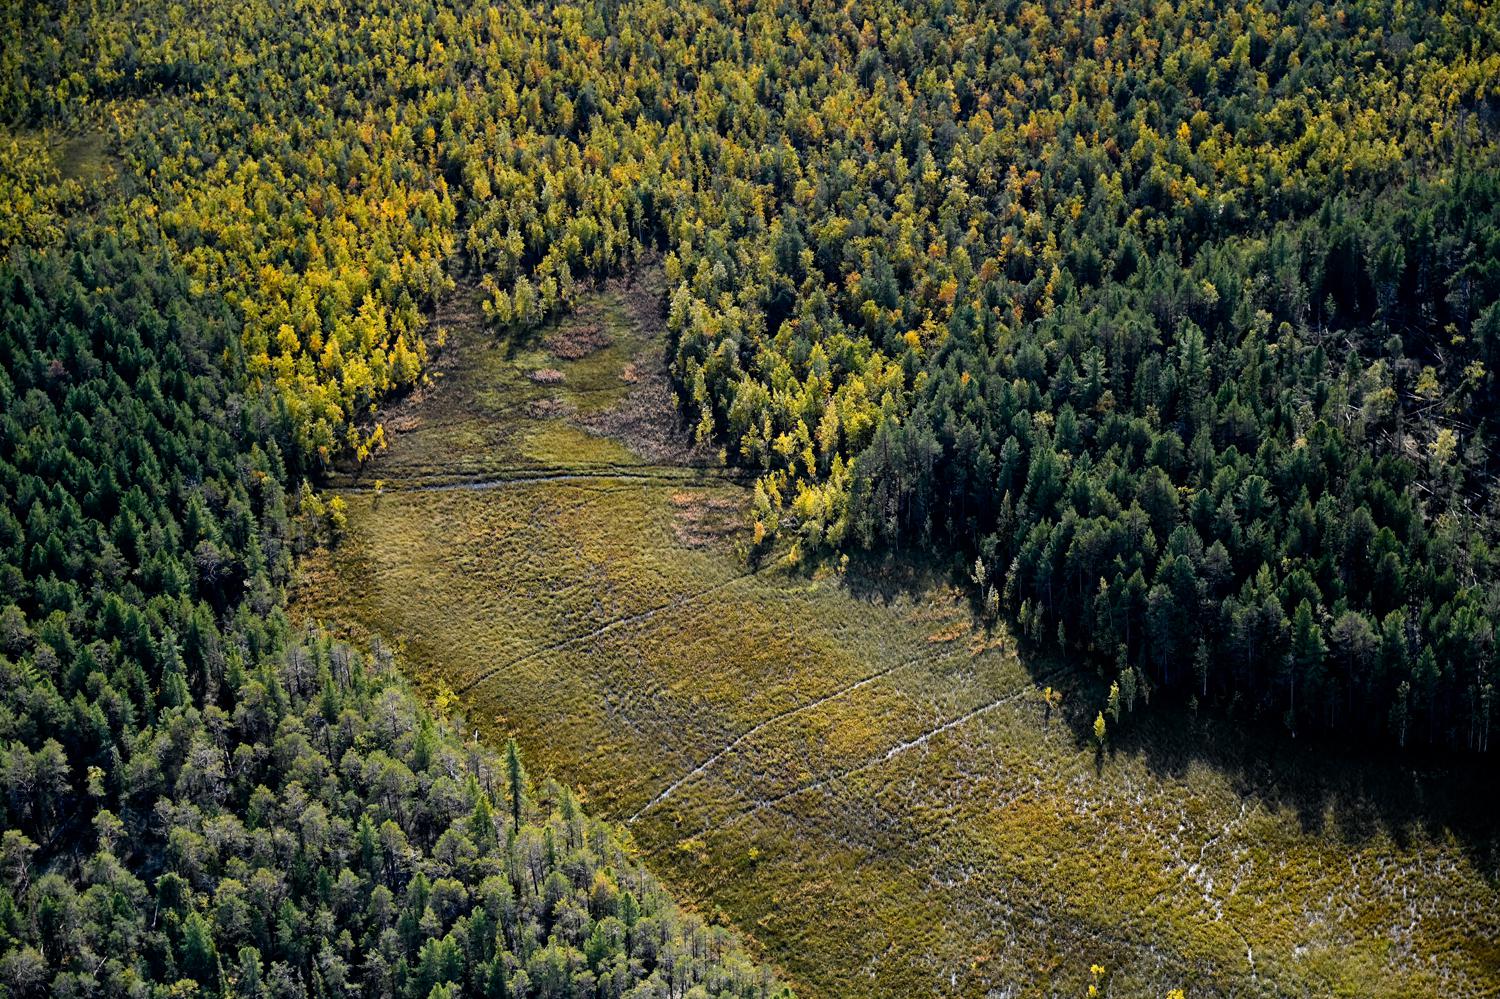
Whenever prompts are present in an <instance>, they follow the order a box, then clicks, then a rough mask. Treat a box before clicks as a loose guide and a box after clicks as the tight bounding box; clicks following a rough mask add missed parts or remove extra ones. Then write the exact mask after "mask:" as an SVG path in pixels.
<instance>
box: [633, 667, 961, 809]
mask: <svg viewBox="0 0 1500 999" xmlns="http://www.w3.org/2000/svg"><path fill="white" fill-rule="evenodd" d="M959 651H960V650H959V649H952V648H950V649H947V650H945V651H944V652H942V653H941V654H939V655H937V656H916V657H913V658H911V659H907V660H905V661H903V662H899V663H896V664H894V665H892V666H887V667H886V668H885V669H882V670H877V671H876V672H874V673H870V674H868V675H867V676H864V677H861V678H860V679H858V680H855V681H854V682H852V683H849V684H846V685H845V686H843V687H840V688H838V689H837V690H834V691H831V692H829V693H827V694H824V695H822V696H821V697H818V698H815V699H814V700H811V701H808V702H806V703H805V704H798V705H796V706H794V707H790V708H787V709H785V710H783V711H778V712H777V713H776V714H774V715H771V716H770V717H769V718H766V719H764V720H762V721H760V722H757V723H756V724H754V725H752V726H751V727H749V728H747V729H745V730H744V731H743V732H741V733H740V734H739V735H737V736H735V737H734V738H733V739H731V740H730V741H729V742H726V743H725V744H724V745H723V746H720V747H719V748H718V749H717V750H715V751H714V752H713V753H712V754H711V755H710V756H709V757H708V758H707V759H705V760H704V761H703V762H702V763H700V764H698V765H697V766H695V767H693V768H692V769H691V770H689V771H688V772H687V773H685V774H683V775H682V776H681V777H679V778H677V779H676V780H674V781H673V782H672V783H670V784H668V785H667V786H666V787H664V788H663V789H662V790H661V792H660V793H658V794H657V795H656V797H654V798H652V799H651V800H650V801H648V802H646V803H645V804H644V805H642V806H641V807H640V808H638V809H636V811H635V814H633V815H631V816H630V817H629V818H627V819H626V820H625V822H626V824H630V823H633V822H635V821H636V820H637V819H639V818H640V817H641V816H642V815H645V814H646V813H647V812H649V811H650V810H651V809H652V808H654V807H656V806H657V805H659V804H661V803H662V802H663V801H666V800H667V799H668V798H670V797H671V796H672V795H673V794H675V793H676V792H677V790H678V788H680V787H682V786H683V785H684V784H686V783H688V782H689V781H691V780H693V779H694V778H696V777H698V776H701V775H702V774H703V773H705V772H706V771H707V770H708V769H709V768H710V767H712V766H713V765H714V764H716V763H718V762H719V760H721V759H723V758H724V757H725V756H727V755H728V754H729V753H732V752H733V751H734V750H735V749H736V748H737V747H738V746H739V745H740V744H741V743H743V742H744V741H745V740H746V739H751V738H754V737H755V736H756V735H758V734H759V733H761V732H763V731H765V730H766V729H767V728H769V727H770V726H772V725H774V724H776V723H777V722H781V721H785V720H786V719H788V718H791V717H793V716H794V715H798V714H801V713H802V712H804V711H811V710H813V709H814V708H818V707H822V706H823V705H824V704H827V703H829V702H830V701H835V700H837V699H839V698H840V697H843V696H844V695H846V694H852V693H854V692H855V691H856V690H859V689H860V688H862V687H866V686H868V685H870V684H872V683H874V682H875V681H876V680H879V679H880V678H882V677H885V676H889V675H890V674H892V673H894V672H896V671H897V670H901V669H907V668H908V667H912V666H917V665H919V664H923V663H927V664H936V663H939V662H942V661H944V660H946V659H951V658H952V657H953V656H954V655H956V654H957V653H958V652H959Z"/></svg>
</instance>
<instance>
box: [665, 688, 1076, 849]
mask: <svg viewBox="0 0 1500 999" xmlns="http://www.w3.org/2000/svg"><path fill="white" fill-rule="evenodd" d="M1054 672H1056V673H1058V674H1060V673H1061V671H1060V670H1059V671H1054ZM1051 675H1053V674H1052V673H1049V674H1048V675H1047V677H1046V678H1050V676H1051ZM1042 679H1044V678H1043V677H1038V678H1037V679H1036V680H1032V679H1030V678H1028V679H1025V680H1023V681H1022V686H1021V688H1020V689H1019V690H1013V691H1011V692H1010V693H1008V694H1005V695H1002V696H1000V697H997V698H995V699H994V700H992V701H987V702H985V703H984V704H981V705H979V706H978V707H976V708H973V709H971V710H969V711H966V712H964V713H963V714H961V715H959V716H958V717H956V718H952V719H949V720H948V721H946V722H943V723H942V724H941V725H937V726H935V727H933V728H931V729H929V730H927V731H925V732H923V733H922V734H921V735H918V736H916V737H915V738H912V739H908V740H906V741H904V742H899V743H897V744H895V745H894V746H891V747H890V748H888V749H887V750H885V752H883V753H880V754H879V755H877V756H872V757H870V758H869V759H866V760H865V761H864V762H862V763H858V764H856V765H854V766H852V767H848V768H846V769H844V770H840V771H837V772H835V773H831V774H827V775H826V776H823V777H819V778H818V779H816V780H812V781H808V782H807V783H805V784H801V785H798V786H797V787H794V788H792V789H790V790H788V791H783V792H782V793H780V794H777V795H774V796H772V797H770V798H764V799H761V800H759V801H757V802H755V803H754V804H752V805H751V806H749V807H747V808H741V809H737V810H735V811H732V812H730V813H729V814H728V815H726V816H725V817H724V818H723V819H720V820H718V821H716V822H714V823H713V824H712V825H711V826H705V827H704V828H702V829H699V830H698V831H697V832H696V833H694V834H693V835H694V836H701V835H703V834H704V833H706V832H708V831H709V829H712V828H719V829H725V828H728V827H729V826H732V825H737V824H738V823H740V822H743V821H744V820H745V819H748V818H752V817H753V816H756V815H759V814H760V813H761V812H763V811H765V810H767V809H769V808H775V807H776V806H777V805H779V804H781V803H782V802H784V801H787V800H789V799H791V798H795V797H798V796H799V795H803V794H808V793H810V792H812V791H817V790H820V789H822V788H824V787H826V786H828V785H829V784H833V783H836V782H838V781H841V780H846V779H848V778H850V777H853V776H854V775H855V774H860V773H864V772H865V771H866V770H870V769H873V768H874V767H877V766H879V765H880V764H882V763H888V762H890V761H891V760H893V759H895V758H896V757H897V756H900V755H901V754H902V753H905V752H907V751H909V750H912V749H916V748H917V747H919V746H925V745H926V744H927V743H928V741H930V740H931V739H932V738H934V737H935V736H938V735H942V734H944V733H946V732H950V731H952V730H953V729H956V728H958V727H959V726H961V725H963V724H965V723H966V722H969V721H972V720H973V719H975V718H977V717H979V716H980V715H984V714H988V713H989V712H991V711H994V710H995V709H997V708H1000V707H1004V706H1005V705H1007V704H1013V703H1014V702H1016V701H1018V700H1020V699H1021V698H1023V697H1026V696H1027V695H1028V694H1033V693H1035V692H1036V690H1037V687H1036V683H1038V682H1041V680H1042Z"/></svg>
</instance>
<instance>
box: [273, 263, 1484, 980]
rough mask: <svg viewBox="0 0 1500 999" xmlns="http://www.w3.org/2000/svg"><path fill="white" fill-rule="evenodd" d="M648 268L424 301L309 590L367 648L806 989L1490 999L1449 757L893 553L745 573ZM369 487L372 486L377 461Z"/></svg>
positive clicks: (732, 520) (725, 490)
mask: <svg viewBox="0 0 1500 999" xmlns="http://www.w3.org/2000/svg"><path fill="white" fill-rule="evenodd" d="M657 281H659V278H657V277H655V276H654V275H651V274H650V273H649V272H648V273H647V274H646V276H644V277H641V278H640V279H639V280H638V282H637V283H634V284H631V283H625V282H617V283H613V284H610V285H608V286H606V287H604V288H603V289H601V290H600V291H599V293H598V294H596V295H594V296H593V297H591V299H590V300H589V302H588V303H587V304H586V306H585V307H584V308H583V309H581V310H579V312H578V314H576V315H574V316H571V317H569V318H567V319H565V320H563V321H561V322H560V323H558V324H555V325H554V326H552V327H549V328H548V329H547V330H544V331H542V332H541V333H539V334H537V335H535V336H530V337H524V338H519V339H517V340H513V341H504V340H499V339H497V338H495V337H494V336H492V335H490V334H488V333H486V332H484V331H483V330H482V329H481V326H480V323H479V321H478V315H477V309H476V308H475V307H474V303H473V302H472V301H471V300H470V299H469V298H468V296H466V295H464V294H456V295H454V296H451V297H450V299H449V301H448V302H447V303H446V304H445V306H444V308H443V310H442V311H441V312H440V314H439V316H438V324H439V326H441V327H444V328H446V329H447V336H448V344H447V347H446V349H445V350H444V351H443V354H442V357H441V359H440V363H439V365H438V367H437V369H436V371H435V374H434V379H433V384H432V385H431V387H429V388H427V389H425V390H423V391H422V392H420V393H418V394H417V395H415V396H413V397H412V398H409V399H407V400H405V401H403V402H402V403H401V404H399V405H398V406H396V407H393V409H392V410H391V411H390V412H389V413H388V414H387V416H386V420H387V426H388V429H389V430H391V431H393V441H392V444H391V446H390V448H389V450H388V451H387V452H386V453H385V454H383V455H381V456H380V457H379V458H378V459H377V460H376V461H374V462H373V463H372V464H371V466H370V467H368V468H366V469H365V470H364V471H363V473H362V474H360V475H358V476H352V475H350V476H345V477H344V478H343V479H342V480H341V481H339V482H338V483H336V485H337V486H338V487H339V488H340V489H341V491H342V493H343V495H344V496H345V498H346V500H347V501H348V504H349V514H350V516H349V521H350V529H349V536H348V538H347V539H346V540H345V541H344V542H343V544H342V545H341V546H339V547H338V548H337V549H335V550H333V551H331V552H320V553H317V554H315V555H313V556H311V557H309V558H308V559H307V560H306V561H305V563H304V565H303V568H302V579H301V582H300V585H299V588H298V590H299V593H298V609H299V611H300V612H301V613H302V614H303V615H305V616H308V617H317V618H320V619H323V620H327V621H334V622H342V623H344V624H345V625H347V626H348V627H349V628H351V629H352V630H354V631H355V632H371V631H377V632H379V633H381V634H383V635H385V636H386V637H388V638H389V639H391V640H393V641H394V642H396V643H397V644H398V645H399V646H401V647H402V648H403V649H404V652H405V657H406V662H407V663H408V664H409V665H410V667H411V668H412V669H413V670H414V671H416V672H417V673H418V679H419V681H420V682H421V683H423V684H424V685H425V686H426V687H427V689H429V690H430V691H436V690H450V691H453V692H455V693H457V694H458V695H459V696H460V698H461V700H462V703H463V707H464V709H465V710H466V712H467V713H468V715H469V718H470V720H471V723H472V724H474V725H475V726H476V727H478V728H479V729H480V731H481V732H483V733H484V734H485V735H487V736H490V737H492V738H495V739H499V738H502V737H503V736H504V735H505V734H506V733H514V734H515V735H516V737H517V738H518V740H519V741H520V742H521V743H522V745H523V748H524V750H525V752H526V756H527V759H528V760H530V761H531V762H532V763H533V765H535V766H537V767H539V768H542V769H545V770H546V771H549V772H550V773H552V774H554V775H555V776H557V777H558V778H559V779H561V780H564V781H566V782H568V783H570V784H573V785H575V786H577V787H578V788H580V790H581V791H582V792H583V794H584V795H585V797H586V799H587V800H588V802H589V807H590V808H591V809H592V810H593V812H594V813H595V814H597V815H599V816H600V817H601V818H613V819H615V820H617V821H619V822H620V823H622V824H624V825H626V826H627V827H628V828H629V830H630V832H631V833H632V835H633V837H634V839H635V842H636V843H637V844H638V845H639V847H640V849H641V851H642V852H643V854H644V855H645V856H646V858H647V860H648V861H649V863H650V864H651V866H652V867H653V868H654V870H655V871H656V872H657V873H658V874H659V875H660V876H661V877H662V878H663V880H664V881H666V882H667V883H668V884H669V885H670V886H672V887H673V888H674V889H675V890H676V892H677V893H678V896H679V898H681V899H682V900H683V901H684V902H685V903H688V904H694V905H696V906H698V907H699V908H700V909H702V910H703V911H705V912H708V913H710V914H713V915H715V916H717V917H720V918H722V919H724V920H725V921H727V922H729V923H732V924H733V925H734V926H736V927H738V928H739V929H740V930H741V931H742V932H744V933H745V934H746V935H747V936H749V937H750V938H752V940H753V941H754V943H755V944H756V945H757V946H758V948H759V949H760V950H761V951H762V952H763V954H764V956H765V957H767V958H768V959H770V960H771V961H772V962H774V963H775V964H776V965H777V966H779V968H780V969H782V971H783V972H784V973H785V974H786V975H787V977H788V978H789V979H790V980H791V981H792V982H793V983H795V985H796V986H797V988H798V990H799V992H800V993H801V995H802V996H804V999H833V997H846V996H852V997H858V996H891V995H963V996H1010V995H1021V994H1026V995H1032V994H1039V993H1041V994H1064V995H1081V994H1083V992H1084V990H1085V988H1086V985H1087V982H1088V981H1089V970H1088V969H1089V965H1090V964H1091V963H1098V964H1101V965H1104V966H1105V967H1106V968H1107V969H1108V977H1109V986H1110V989H1111V990H1112V992H1113V994H1115V995H1158V996H1159V995H1163V994H1165V992H1166V990H1167V989H1168V988H1170V987H1177V986H1181V987H1185V988H1187V989H1188V992H1189V995H1192V996H1204V995H1320V996H1321V995H1334V994H1349V995H1361V996H1376V995H1389V996H1410V995H1436V994H1440V993H1441V994H1453V995H1495V994H1500V891H1497V879H1496V871H1497V866H1500V864H1497V859H1496V858H1497V852H1496V847H1497V834H1496V833H1495V832H1494V829H1495V826H1494V825H1493V824H1491V823H1489V822H1487V818H1488V817H1489V815H1490V814H1492V813H1489V812H1487V811H1486V809H1488V808H1489V805H1488V802H1487V800H1486V801H1482V802H1481V801H1479V800H1478V799H1481V798H1487V796H1486V795H1481V794H1478V793H1474V792H1476V791H1477V788H1476V787H1473V786H1469V787H1468V788H1467V790H1468V791H1469V793H1468V794H1465V791H1466V786H1465V783H1464V781H1463V778H1462V775H1456V774H1450V773H1446V772H1438V771H1436V770H1434V771H1433V772H1427V771H1420V772H1419V771H1414V770H1413V769H1412V765H1411V764H1410V763H1409V762H1408V763H1406V764H1404V765H1400V766H1396V765H1386V766H1385V767H1384V768H1383V769H1381V768H1377V767H1373V766H1370V767H1366V766H1361V765H1359V764H1356V763H1353V762H1348V761H1341V760H1338V759H1331V758H1330V754H1329V753H1328V752H1327V750H1326V749H1321V750H1313V749H1311V748H1310V747H1298V746H1296V745H1293V744H1288V743H1286V742H1284V741H1282V740H1273V741H1260V740H1255V739H1246V738H1243V737H1240V736H1238V735H1236V734H1234V733H1232V732H1230V731H1229V730H1228V726H1225V725H1222V724H1215V723H1210V722H1200V723H1190V722H1188V721H1186V720H1154V721H1151V722H1150V723H1148V724H1147V725H1146V726H1144V727H1141V728H1138V729H1137V730H1135V731H1132V732H1127V733H1126V735H1125V737H1124V739H1123V741H1121V742H1120V743H1118V744H1117V745H1115V746H1113V747H1112V748H1111V751H1110V752H1108V753H1106V754H1103V755H1102V756H1098V755H1096V753H1095V751H1094V749H1093V747H1092V746H1091V745H1090V744H1089V743H1088V741H1087V740H1086V739H1085V738H1083V733H1085V732H1086V729H1087V722H1088V721H1089V720H1091V719H1092V717H1093V711H1092V709H1091V707H1090V706H1091V705H1092V704H1095V703H1097V701H1096V699H1095V698H1094V697H1093V696H1092V695H1089V696H1085V695H1084V694H1082V693H1070V695H1069V696H1068V699H1067V700H1066V701H1065V703H1064V706H1063V710H1062V712H1061V713H1060V716H1059V714H1058V713H1053V716H1052V717H1051V718H1050V719H1049V718H1048V717H1047V712H1046V709H1045V705H1044V703H1043V701H1042V699H1041V696H1040V693H1039V690H1040V688H1041V686H1042V685H1043V684H1045V683H1046V682H1048V680H1049V679H1051V678H1052V677H1053V676H1054V675H1056V676H1061V675H1062V674H1061V673H1057V672H1056V671H1049V669H1048V668H1047V667H1046V666H1045V665H1037V664H1032V666H1031V669H1028V668H1027V666H1025V665H1023V664H1022V662H1021V660H1020V659H1018V657H1017V655H1016V652H1015V650H1014V648H1013V646H1012V645H1011V643H1010V642H1009V641H1008V640H1007V639H1006V638H1005V636H1004V635H1003V634H1000V633H986V632H985V631H983V630H982V629H978V628H976V627H974V626H972V624H971V619H970V615H969V611H968V608H967V605H966V604H965V603H964V602H963V600H962V599H961V598H960V596H959V594H958V593H956V592H955V591H954V590H952V589H951V588H950V587H948V586H945V585H942V584H941V583H937V582H930V581H929V582H924V581H922V580H921V579H920V578H915V579H914V573H913V571H912V570H909V569H896V568H889V569H883V568H881V567H878V566H877V567H864V568H855V569H851V570H850V571H849V572H848V573H847V575H845V576H839V575H838V574H835V573H824V574H817V575H808V574H805V573H802V572H794V571H788V570H786V569H783V568H778V567H776V566H774V565H770V564H768V565H766V566H763V567H760V568H758V569H754V570H752V568H751V567H749V566H748V565H747V564H746V563H745V561H744V558H743V556H742V555H741V554H740V552H742V550H743V548H744V546H745V543H746V537H745V531H744V530H743V527H744V524H745V517H744V515H743V511H744V509H745V506H746V504H747V502H748V485H747V482H746V480H745V477H744V476H742V475H739V474H736V473H735V472H733V471H732V470H725V469H723V468H721V467H716V464H715V463H714V462H713V461H712V460H711V456H709V455H705V454H702V453H699V452H698V451H696V450H694V449H692V448H690V447H688V446H687V445H686V443H685V442H684V440H683V439H682V437H681V436H680V435H679V434H678V433H677V432H676V428H675V416H674V413H673V409H672V397H671V393H670V391H669V389H668V387H667V384H666V381H665V377H664V373H663V369H662V362H661V354H662V347H663V344H662V340H661V336H662V334H661V332H660V321H659V314H658V304H657V303H658V298H657V291H658V289H657V287H656V285H655V282H657ZM377 479H379V480H382V481H381V485H380V487H379V488H378V489H377V487H376V485H375V483H376V480H377Z"/></svg>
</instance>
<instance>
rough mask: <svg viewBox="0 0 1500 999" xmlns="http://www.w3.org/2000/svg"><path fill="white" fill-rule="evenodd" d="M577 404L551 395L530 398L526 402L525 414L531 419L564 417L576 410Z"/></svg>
mask: <svg viewBox="0 0 1500 999" xmlns="http://www.w3.org/2000/svg"><path fill="white" fill-rule="evenodd" d="M577 409H578V407H577V406H574V405H573V404H572V403H570V402H565V401H563V400H562V399H553V398H551V397H548V398H544V399H532V400H531V401H530V402H528V403H527V404H526V415H527V417H529V418H530V419H533V420H553V419H566V418H567V417H570V416H572V415H573V414H574V412H576V411H577Z"/></svg>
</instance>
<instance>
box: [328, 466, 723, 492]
mask: <svg viewBox="0 0 1500 999" xmlns="http://www.w3.org/2000/svg"><path fill="white" fill-rule="evenodd" d="M751 480H752V477H751V476H749V475H745V474H740V473H737V472H733V471H729V470H724V469H699V468H691V467H683V466H673V465H601V466H598V467H588V466H583V467H571V468H545V467H542V468H525V469H509V470H507V469H499V470H496V471H494V472H490V473H477V474H474V475H464V474H463V473H457V474H455V475H453V476H451V477H445V476H441V475H432V476H426V475H420V474H419V475H412V476H402V477H399V478H395V479H392V480H387V481H385V482H383V483H382V484H381V489H380V491H381V492H382V493H416V492H483V491H486V490H490V489H503V488H505V487H507V486H532V485H545V484H547V483H552V482H588V481H605V482H639V483H643V484H647V485H664V486H667V485H679V486H695V485H717V484H720V483H729V484H733V485H743V484H745V483H747V482H749V481H751ZM338 489H339V491H340V492H343V493H351V494H369V493H373V492H375V486H374V484H373V483H370V484H359V483H349V484H346V485H342V486H339V487H338Z"/></svg>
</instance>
